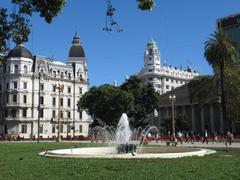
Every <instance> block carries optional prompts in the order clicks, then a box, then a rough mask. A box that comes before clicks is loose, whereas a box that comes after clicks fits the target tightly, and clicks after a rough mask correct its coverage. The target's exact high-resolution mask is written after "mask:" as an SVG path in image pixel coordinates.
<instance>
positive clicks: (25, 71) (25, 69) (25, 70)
mask: <svg viewBox="0 0 240 180" xmlns="http://www.w3.org/2000/svg"><path fill="white" fill-rule="evenodd" d="M23 72H24V74H26V73H28V72H27V66H26V65H24V66H23Z"/></svg>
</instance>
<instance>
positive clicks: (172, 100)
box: [169, 94, 176, 143]
mask: <svg viewBox="0 0 240 180" xmlns="http://www.w3.org/2000/svg"><path fill="white" fill-rule="evenodd" d="M169 99H170V101H171V103H172V133H173V143H175V138H176V136H175V120H174V117H175V113H174V112H175V111H174V103H175V100H176V96H175V95H174V94H173V95H170V96H169Z"/></svg>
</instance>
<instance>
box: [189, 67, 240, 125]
mask: <svg viewBox="0 0 240 180" xmlns="http://www.w3.org/2000/svg"><path fill="white" fill-rule="evenodd" d="M224 76H225V92H226V97H225V98H226V112H227V117H228V119H230V120H231V121H232V122H234V123H235V124H236V126H238V127H239V128H240V113H239V112H240V69H239V68H237V67H231V68H225V70H224ZM220 88H221V86H220V76H219V75H218V74H217V75H215V76H199V77H196V78H194V79H193V80H191V81H190V82H189V83H188V91H189V95H190V99H191V101H193V102H198V103H199V104H200V105H203V104H205V103H207V102H208V101H209V100H213V99H215V100H216V99H217V98H219V97H220Z"/></svg>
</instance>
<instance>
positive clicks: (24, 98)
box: [23, 95, 27, 104]
mask: <svg viewBox="0 0 240 180" xmlns="http://www.w3.org/2000/svg"><path fill="white" fill-rule="evenodd" d="M23 103H24V104H26V103H27V95H23Z"/></svg>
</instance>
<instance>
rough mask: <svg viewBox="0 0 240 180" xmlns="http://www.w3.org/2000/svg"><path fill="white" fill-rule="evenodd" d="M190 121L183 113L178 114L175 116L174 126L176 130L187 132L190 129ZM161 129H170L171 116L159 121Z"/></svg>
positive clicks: (165, 130) (166, 130)
mask: <svg viewBox="0 0 240 180" xmlns="http://www.w3.org/2000/svg"><path fill="white" fill-rule="evenodd" d="M190 125H191V121H190V119H188V118H187V117H186V116H184V115H179V116H177V117H175V128H176V132H178V131H181V132H189V131H190V130H191V127H190ZM161 127H162V129H161V130H162V131H164V132H166V133H167V132H168V131H172V117H169V118H165V119H163V121H162V123H161Z"/></svg>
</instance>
